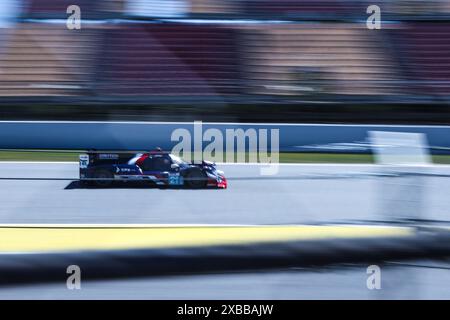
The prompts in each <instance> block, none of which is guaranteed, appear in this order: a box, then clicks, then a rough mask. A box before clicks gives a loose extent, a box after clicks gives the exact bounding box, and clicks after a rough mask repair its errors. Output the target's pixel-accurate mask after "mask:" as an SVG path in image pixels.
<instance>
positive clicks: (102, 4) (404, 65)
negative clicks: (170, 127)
mask: <svg viewBox="0 0 450 320" xmlns="http://www.w3.org/2000/svg"><path fill="white" fill-rule="evenodd" d="M70 5H78V6H79V7H80V9H81V29H74V30H69V29H68V28H67V26H66V23H67V18H68V17H69V16H70V14H68V13H67V12H66V10H67V8H68V7H69V6H70ZM369 5H378V6H379V7H380V9H381V21H382V22H381V29H379V30H369V29H368V28H367V26H366V20H367V18H368V17H369V16H370V14H367V13H366V10H367V7H368V6H369ZM449 31H450V1H449V0H428V1H417V0H384V1H374V0H360V1H357V0H277V1H272V0H220V1H219V0H98V1H89V0H2V2H1V4H0V73H1V77H0V114H1V116H2V118H4V119H43V118H45V119H61V118H65V119H85V120H88V119H145V120H161V119H173V120H180V119H181V120H193V119H197V120H205V121H207V120H218V121H222V120H224V121H225V120H236V121H249V120H255V121H263V122H264V121H281V122H284V121H301V122H308V121H318V120H320V121H321V122H416V123H418V122H426V123H448V122H449V120H450V117H449V116H448V114H449V112H448V105H449V102H450V99H449V98H450V81H449V79H450V32H449Z"/></svg>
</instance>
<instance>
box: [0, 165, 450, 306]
mask: <svg viewBox="0 0 450 320" xmlns="http://www.w3.org/2000/svg"><path fill="white" fill-rule="evenodd" d="M219 167H220V169H222V170H224V171H225V173H226V175H227V177H228V178H229V188H228V189H227V190H178V189H177V190H172V189H158V188H147V187H139V186H128V185H121V186H116V187H112V188H105V189H99V188H82V187H80V186H79V185H77V182H76V181H75V180H76V178H77V176H78V171H77V170H78V168H77V164H76V163H9V162H4V163H0V178H1V180H0V190H2V192H1V194H0V200H1V204H2V205H1V206H0V223H1V224H14V223H44V224H47V223H49V224H53V223H54V224H60V223H70V224H84V223H87V224H111V223H117V224H141V223H146V224H258V225H260V224H294V223H295V224H298V223H313V224H316V223H319V224H320V223H330V222H334V223H339V222H343V223H357V222H361V221H363V222H364V223H377V222H379V221H389V220H393V219H396V218H416V219H427V220H434V221H444V223H446V222H449V221H450V217H449V214H448V208H450V206H449V205H450V197H448V194H449V190H450V179H449V178H448V176H447V175H448V174H450V168H449V167H448V166H436V167H426V168H420V172H421V173H427V174H429V175H426V176H419V177H417V176H414V177H411V176H402V177H387V176H386V173H390V174H391V173H392V171H389V172H387V171H386V170H384V169H383V170H382V169H380V168H378V167H375V166H372V165H281V166H280V168H279V173H278V174H277V175H274V176H261V174H260V166H256V165H221V166H219ZM72 179H73V180H72ZM449 269H450V265H449V264H448V263H443V262H441V263H436V262H412V263H410V264H408V265H404V264H401V265H398V264H394V265H389V266H385V267H382V289H381V290H368V289H367V287H366V279H367V274H366V266H340V267H336V268H332V269H320V270H292V269H290V270H280V271H277V272H263V273H261V272H258V273H257V272H255V273H244V274H224V275H194V276H184V277H165V278H159V279H132V280H117V281H92V282H84V283H83V284H82V290H75V291H71V290H67V288H66V286H65V283H62V284H50V285H34V286H19V287H13V288H11V287H5V288H0V299H10V298H12V299H14V298H20V299H22V298H31V299H34V298H37V299H54V298H61V299H66V298H67V299H96V298H112V299H116V298H117V299H123V298H125V299H127V298H132V299H133V298H134V299H141V298H144V299H195V298H198V299H239V298H242V299H308V298H319V299H330V298H331V299H333V298H344V299H345V298H356V299H397V298H398V299H409V298H410V299H428V298H447V299H449V298H450V272H449V271H450V270H449Z"/></svg>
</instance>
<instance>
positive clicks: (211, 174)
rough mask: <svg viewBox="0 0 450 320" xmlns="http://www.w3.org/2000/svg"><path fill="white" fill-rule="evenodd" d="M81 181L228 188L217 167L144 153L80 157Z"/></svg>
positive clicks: (104, 184)
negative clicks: (139, 182)
mask: <svg viewBox="0 0 450 320" xmlns="http://www.w3.org/2000/svg"><path fill="white" fill-rule="evenodd" d="M79 160H80V181H81V182H83V183H89V184H94V185H97V186H100V187H106V186H109V185H111V184H112V183H113V182H114V181H147V182H151V183H153V184H155V185H157V186H179V187H189V188H206V187H215V188H222V189H225V188H227V180H226V178H225V175H224V173H223V172H222V171H220V170H217V168H216V165H215V163H212V162H209V161H201V163H188V162H186V161H184V160H182V159H181V158H179V157H177V156H175V155H173V154H171V153H169V152H164V151H160V150H157V151H150V152H145V153H135V154H134V153H133V154H130V153H122V152H121V153H108V152H95V151H94V152H88V153H86V154H81V155H80V156H79Z"/></svg>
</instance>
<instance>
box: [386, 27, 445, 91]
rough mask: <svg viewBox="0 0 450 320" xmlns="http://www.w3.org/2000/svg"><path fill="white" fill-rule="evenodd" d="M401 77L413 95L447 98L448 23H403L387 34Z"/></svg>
mask: <svg viewBox="0 0 450 320" xmlns="http://www.w3.org/2000/svg"><path fill="white" fill-rule="evenodd" d="M391 33H392V37H393V44H395V45H396V48H397V50H398V57H399V58H400V59H401V62H402V63H401V65H402V66H403V72H404V74H405V77H406V78H407V79H408V80H409V81H410V82H409V83H410V84H411V85H414V87H415V88H416V92H426V93H433V94H438V95H449V94H450V23H448V22H440V23H432V22H421V23H405V24H403V25H401V26H399V27H398V28H394V29H392V31H391Z"/></svg>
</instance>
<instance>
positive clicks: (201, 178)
mask: <svg viewBox="0 0 450 320" xmlns="http://www.w3.org/2000/svg"><path fill="white" fill-rule="evenodd" d="M207 182H208V178H207V177H206V174H205V173H204V172H202V171H201V170H192V171H191V172H189V173H188V175H187V176H186V185H187V186H188V187H189V188H193V189H199V188H205V187H206V184H207Z"/></svg>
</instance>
